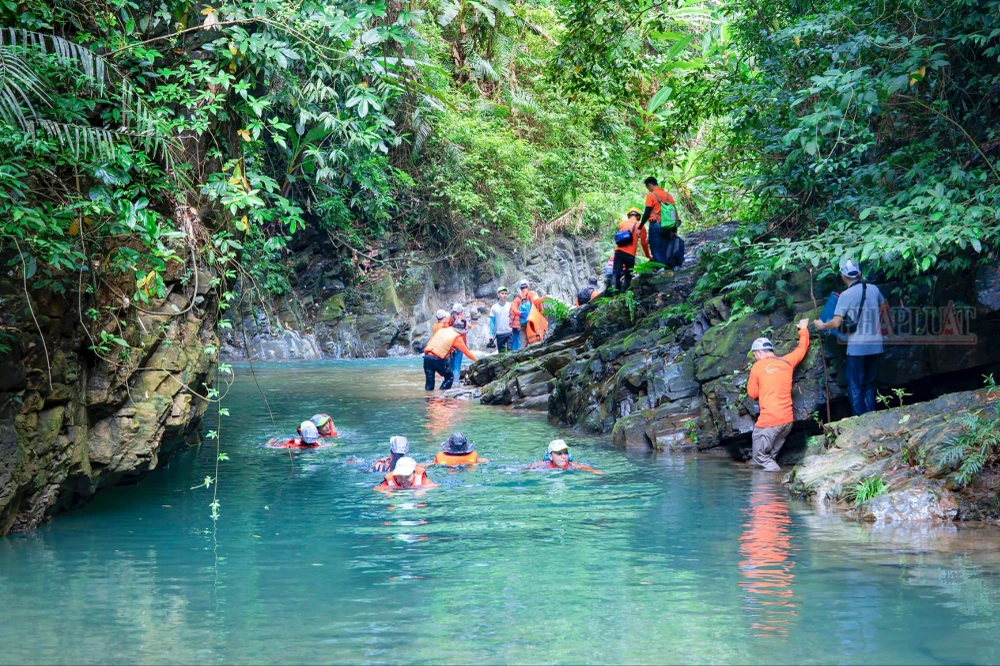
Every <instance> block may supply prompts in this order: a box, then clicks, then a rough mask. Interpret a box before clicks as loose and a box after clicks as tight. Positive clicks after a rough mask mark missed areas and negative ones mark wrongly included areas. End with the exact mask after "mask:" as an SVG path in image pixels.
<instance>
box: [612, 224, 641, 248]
mask: <svg viewBox="0 0 1000 666" xmlns="http://www.w3.org/2000/svg"><path fill="white" fill-rule="evenodd" d="M637 226H639V223H638V222H636V223H635V224H633V225H632V228H631V229H621V230H619V231H618V233H616V234H615V245H617V246H618V247H627V246H629V245H631V244H632V241H633V239H634V238H635V228H636V227H637Z"/></svg>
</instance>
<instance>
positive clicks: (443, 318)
mask: <svg viewBox="0 0 1000 666" xmlns="http://www.w3.org/2000/svg"><path fill="white" fill-rule="evenodd" d="M434 318H435V319H437V321H436V322H434V326H433V327H431V335H434V334H435V333H437V332H438V331H440V330H441V329H442V328H448V327H449V326H451V317H449V316H448V311H447V310H438V311H437V312H436V313H435V314H434Z"/></svg>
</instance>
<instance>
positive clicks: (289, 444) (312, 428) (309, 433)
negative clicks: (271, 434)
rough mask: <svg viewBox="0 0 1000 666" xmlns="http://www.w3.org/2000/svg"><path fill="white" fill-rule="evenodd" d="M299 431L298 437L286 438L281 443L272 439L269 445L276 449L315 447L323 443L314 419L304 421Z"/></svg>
mask: <svg viewBox="0 0 1000 666" xmlns="http://www.w3.org/2000/svg"><path fill="white" fill-rule="evenodd" d="M297 432H298V437H292V438H291V439H286V440H285V441H284V442H281V443H280V444H274V443H273V440H272V443H268V446H271V447H273V448H276V449H315V448H318V447H319V446H320V444H322V443H323V440H322V439H320V437H319V430H317V429H316V424H315V423H313V422H312V421H303V422H302V424H301V425H300V426H299V427H298V431H297Z"/></svg>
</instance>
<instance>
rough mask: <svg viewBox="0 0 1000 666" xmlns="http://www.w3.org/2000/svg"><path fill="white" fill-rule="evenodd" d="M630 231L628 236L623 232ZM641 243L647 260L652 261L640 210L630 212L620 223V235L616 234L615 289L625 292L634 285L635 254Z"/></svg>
mask: <svg viewBox="0 0 1000 666" xmlns="http://www.w3.org/2000/svg"><path fill="white" fill-rule="evenodd" d="M625 231H628V232H629V233H630V234H631V237H629V236H628V234H623V233H622V232H625ZM639 243H642V251H643V252H644V253H645V254H646V258H647V259H650V258H651V256H650V254H649V243H647V242H646V230H645V229H643V227H642V223H641V221H640V220H639V209H638V208H633V209H631V210H629V212H628V215H627V216H626V218H625V219H624V220H621V221H619V222H618V233H616V234H615V245H616V246H617V247H616V248H615V256H614V266H613V268H612V280H613V281H614V285H615V289H617V290H618V291H625V290H626V289H628V286H629V285H630V284H631V283H632V269H633V268H635V253H636V251H637V250H638V246H639Z"/></svg>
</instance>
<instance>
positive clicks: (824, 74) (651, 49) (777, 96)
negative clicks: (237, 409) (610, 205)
mask: <svg viewBox="0 0 1000 666" xmlns="http://www.w3.org/2000/svg"><path fill="white" fill-rule="evenodd" d="M564 5H565V6H566V7H567V8H568V9H567V11H568V13H569V15H571V16H575V17H577V18H580V17H581V16H582V14H581V12H584V11H595V10H594V7H595V5H594V4H593V3H584V2H577V1H575V0H566V2H564ZM596 7H598V8H599V9H597V10H596V12H597V13H598V14H600V15H602V16H603V17H604V20H603V22H597V23H596V24H587V23H584V22H582V21H580V22H578V23H576V24H575V25H576V27H575V29H574V30H573V31H572V32H571V33H570V34H569V37H570V38H571V39H572V41H569V42H567V43H566V44H564V45H563V46H562V50H563V54H562V56H561V57H563V58H564V61H558V60H557V64H559V65H562V66H563V68H564V69H565V67H567V66H570V69H569V71H568V72H567V75H568V76H569V77H570V80H571V81H572V84H573V86H574V89H581V90H588V91H591V92H593V91H600V92H603V93H604V94H606V95H608V96H611V97H619V98H620V97H621V96H623V95H625V96H626V97H627V96H630V92H629V91H630V90H631V89H633V88H634V87H636V86H639V87H642V86H646V87H650V88H651V87H656V86H659V87H660V89H661V90H668V89H669V90H671V91H672V92H670V93H665V94H666V95H669V97H667V99H668V100H673V103H675V104H676V106H677V107H678V108H679V109H680V108H683V109H685V111H684V112H678V113H677V114H675V115H672V116H668V117H665V118H657V122H660V123H663V124H665V126H666V128H667V129H666V130H665V134H666V136H668V137H675V136H676V137H681V138H683V137H687V138H688V139H689V140H692V141H693V145H695V146H698V145H704V146H705V148H704V155H703V156H702V157H700V158H699V159H698V160H697V166H698V169H699V170H700V171H701V172H702V173H704V174H706V177H707V178H708V179H710V180H711V181H713V182H714V184H715V185H714V186H715V188H716V192H719V188H720V187H721V188H722V191H723V192H728V194H726V195H725V198H726V199H727V200H728V201H729V202H730V204H731V205H730V206H729V211H730V212H731V214H732V215H733V217H736V218H737V219H739V220H740V221H741V222H742V229H741V232H740V233H739V234H737V236H736V238H735V239H734V242H733V243H732V245H731V247H730V248H729V249H728V251H726V252H721V253H717V254H714V255H712V256H711V257H709V258H708V259H709V261H708V265H707V267H706V275H705V279H704V280H703V282H702V287H703V288H709V289H711V288H717V287H719V286H720V285H724V284H727V283H728V284H729V287H730V289H731V290H735V291H738V292H742V291H746V292H749V293H750V294H754V295H755V296H756V305H757V306H768V305H769V304H773V303H774V302H775V300H776V297H778V296H780V291H781V285H782V281H781V273H782V272H784V271H787V270H790V269H796V268H798V269H801V268H804V267H808V266H812V267H816V268H819V269H821V270H820V273H821V274H828V272H829V270H830V266H832V265H836V263H837V260H838V259H839V258H840V257H842V256H844V255H852V256H853V257H854V258H856V259H860V260H862V261H865V262H867V264H868V266H869V269H872V271H871V272H876V271H877V272H879V273H881V274H882V275H883V276H885V277H887V278H889V279H899V280H903V279H906V280H909V281H910V282H909V284H910V285H911V286H912V287H914V288H916V287H917V286H918V285H919V282H918V281H914V280H912V278H915V277H918V276H922V275H926V274H928V273H929V272H932V271H960V270H964V269H966V268H969V267H970V266H972V265H973V263H974V262H976V261H977V260H979V259H981V258H982V257H984V256H985V248H987V247H989V246H992V245H995V242H996V240H997V236H998V233H1000V224H998V219H997V205H998V197H1000V176H998V173H997V170H996V168H995V166H994V164H993V163H994V162H995V161H996V157H997V155H998V154H1000V152H998V151H997V150H996V149H997V148H998V147H1000V125H998V120H1000V119H998V116H997V114H998V109H1000V104H998V102H1000V98H998V95H1000V79H998V76H1000V67H998V57H1000V5H998V3H997V2H995V1H992V2H991V1H975V0H972V1H969V0H938V1H936V2H931V3H930V4H928V3H926V2H921V3H917V2H912V1H910V0H890V1H888V2H879V3H874V4H872V3H865V2H857V1H856V0H835V1H834V2H829V3H822V4H817V3H812V2H803V1H801V0H768V1H765V2H757V0H730V1H728V2H725V3H723V4H722V7H721V11H720V12H719V13H718V14H708V13H706V14H705V15H704V17H705V21H703V22H702V23H701V24H700V25H698V26H696V29H695V34H696V35H697V37H696V38H695V40H693V43H694V44H699V43H700V46H701V49H700V53H697V52H696V51H697V49H694V51H693V49H692V44H691V42H690V41H689V40H688V36H686V35H685V33H684V31H683V30H679V28H678V26H682V25H683V24H684V23H685V21H687V20H688V19H689V18H690V16H691V15H692V12H694V11H695V8H693V7H687V6H684V5H680V6H674V5H658V4H656V3H644V2H633V1H632V0H612V1H607V2H600V3H597V5H596ZM623 63H625V65H623ZM619 70H623V71H625V72H627V74H628V75H629V76H631V77H632V81H633V82H634V83H632V86H631V87H629V86H626V89H625V90H624V91H623V90H622V87H621V85H615V84H618V83H620V82H615V81H612V80H611V79H613V78H614V76H613V73H614V72H615V71H619ZM706 80H709V81H717V82H718V83H719V85H718V88H717V92H715V94H712V92H711V91H709V92H708V94H705V93H696V94H695V95H694V96H692V95H691V94H690V93H689V91H697V90H698V87H699V86H701V85H703V83H704V82H705V81H706ZM678 91H682V92H684V93H685V94H684V96H683V97H682V98H678V97H677V95H678ZM693 97H694V98H697V101H696V99H694V98H693ZM670 104H671V103H669V102H668V105H670ZM660 109H662V100H661V99H660V98H659V93H657V94H655V95H652V96H651V98H650V99H649V102H648V106H647V114H648V115H659V111H660ZM674 145H676V143H674ZM661 155H662V159H663V162H664V163H665V165H666V166H667V167H670V166H671V165H673V168H675V169H676V168H677V165H678V164H679V162H680V160H678V159H677V155H676V151H675V153H674V154H673V155H672V154H671V153H670V152H668V151H666V150H664V151H663V152H662V153H661ZM679 189H681V191H683V188H679ZM716 199H717V200H718V195H717V196H716Z"/></svg>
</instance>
